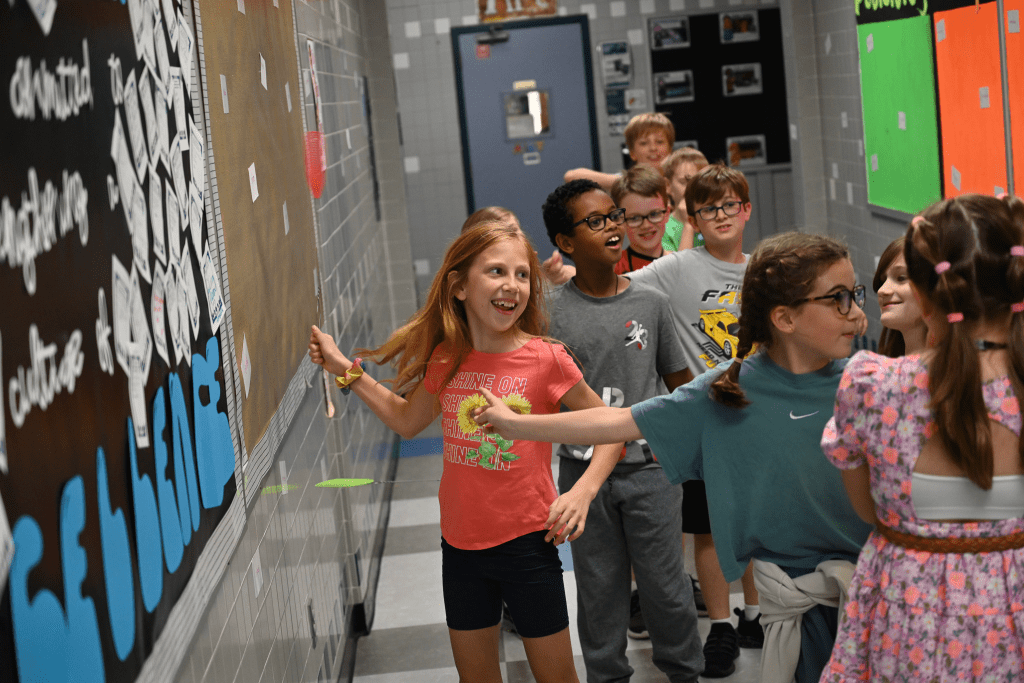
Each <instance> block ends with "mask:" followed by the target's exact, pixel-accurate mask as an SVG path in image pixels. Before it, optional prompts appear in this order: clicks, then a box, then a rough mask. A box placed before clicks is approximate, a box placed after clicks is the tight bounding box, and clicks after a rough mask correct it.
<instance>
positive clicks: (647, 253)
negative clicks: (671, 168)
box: [611, 164, 671, 275]
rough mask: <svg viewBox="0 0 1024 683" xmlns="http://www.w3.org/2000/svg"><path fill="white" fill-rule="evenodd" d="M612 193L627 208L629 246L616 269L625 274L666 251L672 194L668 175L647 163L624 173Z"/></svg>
mask: <svg viewBox="0 0 1024 683" xmlns="http://www.w3.org/2000/svg"><path fill="white" fill-rule="evenodd" d="M611 195H612V199H613V200H614V201H615V205H616V206H618V207H619V208H621V209H625V210H626V215H625V224H626V236H627V237H628V238H629V246H627V247H626V248H625V249H624V250H623V251H622V257H621V258H620V259H619V262H618V263H616V264H615V272H616V273H618V274H620V275H621V274H623V273H628V272H631V271H634V270H639V269H640V268H643V267H644V266H646V265H648V264H650V263H653V262H654V260H655V259H657V258H660V257H661V256H662V255H663V254H664V253H665V249H664V247H662V244H661V243H662V235H663V234H664V232H665V220H666V219H667V218H668V207H669V206H670V202H671V198H670V197H669V194H668V181H666V180H665V176H663V175H661V173H660V172H658V171H656V170H655V169H654V168H651V167H650V166H646V165H643V164H637V165H636V166H634V167H633V168H631V169H629V170H628V171H626V172H625V173H623V174H622V175H621V176H620V177H619V179H618V180H616V181H615V183H614V184H613V185H612V192H611Z"/></svg>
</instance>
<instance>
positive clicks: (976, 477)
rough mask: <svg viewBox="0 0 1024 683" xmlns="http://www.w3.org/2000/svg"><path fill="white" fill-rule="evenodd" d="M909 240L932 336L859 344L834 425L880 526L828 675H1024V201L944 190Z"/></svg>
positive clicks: (833, 451)
mask: <svg viewBox="0 0 1024 683" xmlns="http://www.w3.org/2000/svg"><path fill="white" fill-rule="evenodd" d="M904 255H905V258H906V264H907V269H908V272H909V275H910V279H911V282H912V283H913V285H914V289H915V292H916V295H917V297H918V299H919V301H920V304H921V309H922V313H923V316H924V317H925V319H926V321H927V322H928V328H929V331H930V334H931V335H932V344H931V345H930V348H928V349H927V350H926V351H925V352H923V353H921V354H919V355H918V354H915V355H910V356H906V357H903V358H886V357H884V356H880V355H877V354H873V353H869V352H861V353H858V354H857V355H856V356H854V357H853V359H851V361H850V363H849V364H848V365H847V366H846V370H845V372H844V375H843V378H842V380H841V383H840V389H839V393H838V395H837V397H836V409H835V416H834V418H833V419H832V420H831V421H830V422H829V424H828V425H827V427H826V429H825V433H824V436H823V438H822V447H823V448H824V450H825V454H826V455H827V456H828V457H829V459H830V460H832V462H833V464H835V465H836V466H837V467H839V468H841V469H842V470H843V482H844V484H845V486H846V489H847V492H848V493H849V496H850V500H851V502H852V503H853V504H854V507H855V509H857V512H858V514H860V515H861V517H862V518H864V519H865V520H877V522H876V524H877V527H876V531H875V532H873V533H872V535H871V537H870V539H869V541H868V543H867V545H866V546H865V548H864V550H863V552H862V553H861V556H860V560H859V561H858V563H857V571H856V573H855V575H854V577H853V581H852V584H851V586H850V594H849V602H848V603H847V605H846V608H845V616H844V619H843V621H842V622H841V623H840V628H839V636H838V638H837V640H836V645H835V648H834V649H833V651H832V658H831V660H830V662H829V664H828V666H827V667H826V669H825V672H824V673H823V675H822V678H821V680H822V681H823V682H828V683H840V682H847V681H866V680H870V681H929V682H932V681H936V682H939V683H943V682H945V681H1010V680H1021V677H1022V676H1024V444H1022V442H1021V441H1020V439H1019V436H1020V431H1021V414H1020V407H1019V404H1018V397H1019V396H1021V395H1024V394H1022V392H1024V203H1022V202H1021V201H1020V200H1019V199H1016V198H1005V197H1003V198H998V199H997V198H994V197H986V196H981V195H965V196H962V197H958V198H953V199H948V200H945V201H942V202H940V203H938V204H936V205H934V206H932V207H930V208H929V209H927V210H926V211H925V212H924V213H923V214H922V215H921V216H918V217H915V218H914V220H913V221H912V222H911V225H910V226H909V228H908V230H907V234H906V244H905V250H904Z"/></svg>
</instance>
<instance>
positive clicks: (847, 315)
mask: <svg viewBox="0 0 1024 683" xmlns="http://www.w3.org/2000/svg"><path fill="white" fill-rule="evenodd" d="M863 304H864V288H863V287H861V286H858V285H857V284H856V278H855V275H854V271H853V264H852V263H851V262H850V259H849V254H848V252H847V249H846V247H845V246H843V245H842V244H840V243H838V242H836V241H835V240H833V239H831V238H829V237H824V236H820V235H808V234H801V233H794V232H791V233H784V234H780V235H775V236H773V237H770V238H768V239H766V240H764V241H763V242H762V243H761V244H760V245H759V246H758V247H757V249H756V250H755V251H754V254H753V255H752V256H751V257H750V261H749V264H748V266H747V271H746V274H745V276H744V279H743V289H742V301H741V315H740V319H739V331H738V332H739V342H738V349H737V357H736V359H735V360H733V361H728V362H726V363H723V364H722V365H721V366H719V368H718V369H716V370H714V371H710V372H706V373H704V374H703V375H701V376H700V377H698V378H697V379H696V380H694V381H693V382H691V383H689V384H687V385H685V386H682V387H679V388H678V389H676V390H675V391H674V392H673V393H672V394H670V395H667V396H658V397H655V398H652V399H649V400H647V401H643V402H641V403H638V404H636V405H634V406H633V407H632V408H629V409H625V408H607V407H606V408H596V409H589V410H583V411H578V412H575V413H563V414H559V415H545V416H532V415H530V416H528V415H515V414H514V413H512V412H511V411H509V410H507V409H505V407H504V406H502V405H501V403H500V401H497V400H495V399H494V398H493V397H492V396H490V395H488V396H487V398H488V407H487V408H485V409H482V410H481V411H479V414H478V415H477V416H476V419H477V420H478V421H479V422H481V423H482V424H484V425H488V426H486V427H485V428H486V429H487V430H489V431H493V432H496V433H499V434H501V435H502V436H504V437H506V438H510V437H515V438H531V439H536V440H543V441H547V440H551V441H558V442H568V443H595V444H597V443H608V442H617V441H621V440H633V439H640V438H643V439H646V440H647V442H648V444H650V446H651V448H652V450H653V451H654V453H655V455H656V456H657V458H658V461H659V462H660V463H661V465H662V467H663V468H664V469H665V473H666V474H667V475H668V477H669V480H670V481H673V482H681V481H687V480H695V479H702V480H703V481H704V483H705V485H706V487H707V494H708V495H707V500H708V507H709V512H710V517H711V534H712V536H713V537H714V539H715V549H716V551H717V555H718V561H719V564H720V565H721V567H722V571H723V573H724V575H725V577H726V579H727V580H730V581H732V580H735V579H737V578H739V577H740V576H741V575H742V574H743V572H744V570H745V568H746V567H747V564H748V563H749V562H750V561H751V560H754V564H755V580H756V581H757V582H758V590H759V592H760V599H761V624H762V625H763V626H764V627H765V643H764V649H763V651H762V672H761V679H760V680H762V681H764V682H765V683H770V682H773V681H787V682H788V681H791V680H792V679H793V677H794V675H795V676H796V680H797V681H798V682H799V683H810V682H812V681H817V680H818V678H819V677H820V675H821V672H822V670H823V669H824V666H825V663H826V661H827V660H828V657H829V654H830V653H831V651H832V644H833V642H834V639H835V634H836V627H837V621H838V610H837V605H838V601H839V583H840V582H841V581H842V578H843V575H844V573H845V576H846V578H847V579H848V578H849V575H850V574H852V571H853V564H852V563H853V562H854V561H856V559H857V555H858V553H859V552H860V549H861V547H862V546H863V544H864V542H865V540H866V539H867V537H868V533H869V531H870V529H871V527H870V525H868V524H866V523H865V522H863V521H862V520H861V519H860V518H858V516H857V513H856V512H855V511H854V508H853V506H852V505H851V504H850V502H849V500H848V499H847V498H846V497H845V496H844V490H843V484H842V481H841V478H840V476H839V474H838V472H836V471H835V469H834V468H833V467H831V466H830V464H829V462H828V461H827V460H826V459H825V457H824V456H823V455H822V453H821V448H820V445H819V441H820V438H821V432H822V429H823V428H824V426H825V423H826V421H827V420H828V419H829V418H830V417H831V416H832V409H833V406H834V402H835V395H836V390H837V389H838V387H839V379H840V377H841V376H842V372H843V368H844V367H845V366H846V361H847V356H849V353H850V349H851V346H852V344H853V339H854V337H855V336H856V335H858V334H862V333H863V331H864V328H865V327H866V323H867V321H866V318H865V316H864V312H863V311H862V310H861V306H862V305H863ZM755 349H756V350H755ZM798 624H799V625H798Z"/></svg>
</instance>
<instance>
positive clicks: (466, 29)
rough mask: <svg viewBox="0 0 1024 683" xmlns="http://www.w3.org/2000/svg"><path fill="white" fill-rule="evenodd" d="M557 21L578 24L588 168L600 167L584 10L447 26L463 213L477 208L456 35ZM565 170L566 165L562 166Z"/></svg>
mask: <svg viewBox="0 0 1024 683" xmlns="http://www.w3.org/2000/svg"><path fill="white" fill-rule="evenodd" d="M561 24H579V25H580V39H581V42H582V46H581V47H582V48H583V71H584V77H585V78H586V79H587V88H586V91H587V118H588V119H589V121H590V168H592V169H594V170H595V171H600V170H601V152H600V147H599V145H598V138H597V113H596V109H595V106H596V105H595V101H594V68H593V59H592V57H591V54H590V52H591V49H592V46H591V45H590V25H589V22H588V19H587V15H586V14H578V15H573V16H565V17H551V18H547V19H526V20H523V21H505V22H493V23H487V24H476V25H473V26H459V27H456V28H453V29H451V39H452V62H453V63H454V66H455V97H456V100H457V102H458V105H459V137H460V140H461V143H462V174H463V178H464V179H465V185H466V213H467V215H468V214H471V213H473V212H474V211H476V210H477V207H476V203H475V201H474V200H473V172H472V164H471V162H470V158H469V129H468V128H467V125H466V100H465V90H464V88H463V83H462V54H461V50H460V49H459V37H460V36H463V35H467V34H477V33H489V32H490V31H491V30H492V29H494V30H504V31H513V30H515V29H522V28H541V27H544V26H558V25H561ZM566 170H568V169H566Z"/></svg>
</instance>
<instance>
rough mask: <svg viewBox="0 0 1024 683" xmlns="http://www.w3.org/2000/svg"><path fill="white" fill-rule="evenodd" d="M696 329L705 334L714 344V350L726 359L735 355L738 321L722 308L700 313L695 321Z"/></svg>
mask: <svg viewBox="0 0 1024 683" xmlns="http://www.w3.org/2000/svg"><path fill="white" fill-rule="evenodd" d="M697 329H698V330H700V331H701V332H703V333H704V334H706V335H707V336H708V337H709V338H710V339H711V341H713V342H714V350H715V351H716V352H717V353H720V354H721V355H722V356H724V357H725V358H726V359H729V358H733V357H735V355H736V345H737V344H739V341H740V340H739V336H738V335H739V333H740V322H739V319H738V318H737V317H736V316H735V315H733V314H732V313H730V312H729V311H727V310H726V309H724V308H716V309H713V310H710V311H701V312H700V319H699V320H698V321H697Z"/></svg>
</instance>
